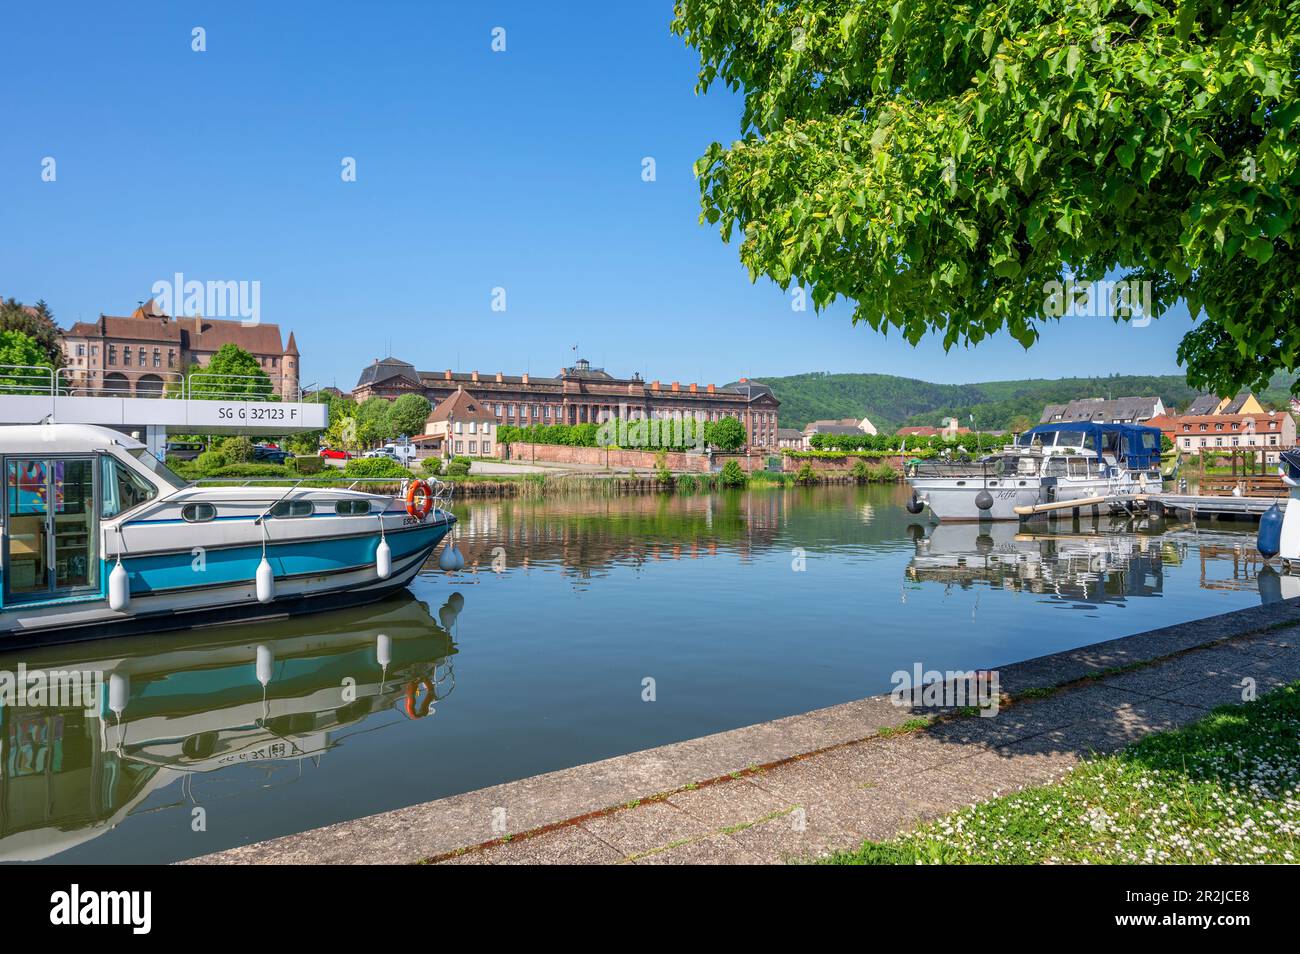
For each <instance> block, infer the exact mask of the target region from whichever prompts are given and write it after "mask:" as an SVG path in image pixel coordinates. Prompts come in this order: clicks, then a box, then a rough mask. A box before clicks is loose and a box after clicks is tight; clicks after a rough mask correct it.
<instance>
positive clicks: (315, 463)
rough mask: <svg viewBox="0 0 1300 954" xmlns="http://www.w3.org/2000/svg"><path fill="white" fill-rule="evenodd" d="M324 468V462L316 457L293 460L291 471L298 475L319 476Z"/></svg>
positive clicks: (295, 458)
mask: <svg viewBox="0 0 1300 954" xmlns="http://www.w3.org/2000/svg"><path fill="white" fill-rule="evenodd" d="M324 468H325V460H324V458H322V457H318V456H305V457H294V458H293V469H294V470H296V471H297V472H298V473H300V474H319V473H320V472H321V471H322V470H323V469H324Z"/></svg>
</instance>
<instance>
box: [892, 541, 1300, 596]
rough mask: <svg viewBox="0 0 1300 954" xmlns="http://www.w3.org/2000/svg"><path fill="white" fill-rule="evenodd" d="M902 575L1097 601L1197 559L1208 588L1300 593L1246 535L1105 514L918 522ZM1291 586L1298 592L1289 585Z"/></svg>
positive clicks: (1142, 586) (1160, 586) (1157, 587)
mask: <svg viewBox="0 0 1300 954" xmlns="http://www.w3.org/2000/svg"><path fill="white" fill-rule="evenodd" d="M913 537H914V541H913V542H914V546H915V548H916V552H915V555H914V556H913V557H912V559H911V561H910V562H909V563H908V565H907V569H906V575H907V579H908V580H910V581H913V582H919V583H942V584H944V585H947V586H959V587H962V588H969V587H971V586H976V585H983V586H988V587H991V588H994V589H1007V590H1015V591H1020V592H1027V593H1034V594H1039V595H1042V596H1046V597H1049V598H1051V599H1056V600H1062V601H1064V602H1068V603H1073V604H1077V605H1080V606H1084V605H1086V606H1096V605H1097V604H1100V603H1114V604H1122V603H1123V602H1124V601H1126V600H1127V599H1129V598H1136V597H1154V596H1160V595H1162V594H1163V592H1164V584H1165V570H1166V568H1167V567H1179V566H1183V565H1184V563H1185V562H1187V561H1188V560H1189V559H1192V558H1193V557H1195V559H1196V560H1198V561H1199V564H1200V566H1199V569H1200V580H1199V585H1200V587H1201V588H1202V589H1207V590H1247V591H1249V590H1255V589H1257V588H1258V590H1259V591H1260V594H1261V599H1262V600H1263V601H1264V602H1270V601H1272V600H1276V599H1282V598H1286V597H1287V596H1297V595H1300V580H1296V581H1294V583H1293V581H1291V580H1289V579H1287V578H1285V577H1281V578H1279V577H1278V575H1277V574H1276V573H1275V571H1274V570H1273V569H1272V568H1271V567H1269V566H1268V565H1267V564H1266V563H1265V562H1264V561H1263V559H1262V558H1261V557H1260V556H1259V554H1258V552H1256V551H1255V549H1254V546H1253V544H1252V541H1251V540H1250V538H1249V536H1248V535H1246V534H1244V533H1235V532H1231V531H1222V532H1215V531H1205V530H1203V529H1201V528H1199V527H1198V526H1196V525H1195V524H1187V525H1184V526H1172V525H1168V524H1165V523H1163V522H1160V523H1158V524H1157V525H1148V524H1146V523H1145V521H1139V522H1133V521H1119V522H1118V523H1117V524H1115V525H1111V524H1110V523H1108V522H1106V521H1099V522H1098V523H1096V524H1092V525H1086V529H1084V528H1081V530H1080V531H1078V532H1041V533H1039V532H1030V531H1025V530H1023V529H1021V528H1020V527H1018V526H1016V525H1014V524H1006V523H996V522H990V523H986V524H984V525H983V526H981V525H978V524H951V523H948V524H945V523H941V524H938V525H934V526H932V527H925V528H923V527H922V526H920V525H915V526H914V533H913ZM1292 589H1295V590H1296V592H1291V590H1292Z"/></svg>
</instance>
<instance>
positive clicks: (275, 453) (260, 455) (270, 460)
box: [253, 445, 293, 464]
mask: <svg viewBox="0 0 1300 954" xmlns="http://www.w3.org/2000/svg"><path fill="white" fill-rule="evenodd" d="M292 456H293V455H292V454H290V453H289V452H288V451H282V450H280V449H279V448H278V447H262V446H261V445H258V446H257V447H254V448H253V463H255V464H283V463H284V462H285V461H286V460H288V459H289V458H290V457H292Z"/></svg>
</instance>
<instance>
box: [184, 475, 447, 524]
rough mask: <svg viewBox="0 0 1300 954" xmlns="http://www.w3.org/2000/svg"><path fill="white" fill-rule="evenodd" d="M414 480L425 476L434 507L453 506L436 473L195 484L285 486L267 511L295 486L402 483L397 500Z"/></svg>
mask: <svg viewBox="0 0 1300 954" xmlns="http://www.w3.org/2000/svg"><path fill="white" fill-rule="evenodd" d="M412 480H423V481H424V483H425V484H427V485H428V487H429V491H430V499H431V500H432V502H433V503H432V506H433V509H437V510H447V509H449V508H450V507H451V494H452V489H453V487H452V484H450V483H448V482H447V481H445V480H438V479H437V478H436V477H417V476H416V475H415V474H412V475H411V476H410V477H318V476H316V475H314V474H312V475H308V476H304V477H298V478H292V477H287V478H286V477H200V478H199V479H198V480H194V481H191V482H190V484H189V486H191V487H206V486H213V485H215V486H218V487H220V486H226V487H259V486H260V487H277V488H279V487H283V488H284V491H285V492H284V493H283V494H281V495H280V497H279V498H277V499H276V501H275V502H274V503H272V504H271V506H270V507H268V508H267V509H266V513H264V514H263V515H262V516H263V517H265V516H266V514H269V513H270V512H271V508H272V507H274V506H275V504H277V503H280V502H281V501H284V500H287V499H289V497H290V496H291V495H292V494H293V492H294V491H295V490H302V489H306V490H317V489H329V488H337V489H340V490H366V488H367V487H368V486H369V487H376V486H387V487H391V486H393V485H394V484H396V485H398V490H397V492H396V493H393V494H389V495H388V496H390V497H392V498H393V499H394V500H396V499H398V498H401V497H404V496H405V495H406V488H407V487H408V486H409V485H410V482H411V481H412Z"/></svg>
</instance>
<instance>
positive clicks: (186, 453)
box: [164, 441, 203, 460]
mask: <svg viewBox="0 0 1300 954" xmlns="http://www.w3.org/2000/svg"><path fill="white" fill-rule="evenodd" d="M202 453H203V445H202V444H200V443H198V442H197V441H168V442H167V450H166V451H165V452H164V456H166V457H175V458H176V459H177V460H197V459H198V456H199V455H200V454H202Z"/></svg>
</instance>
